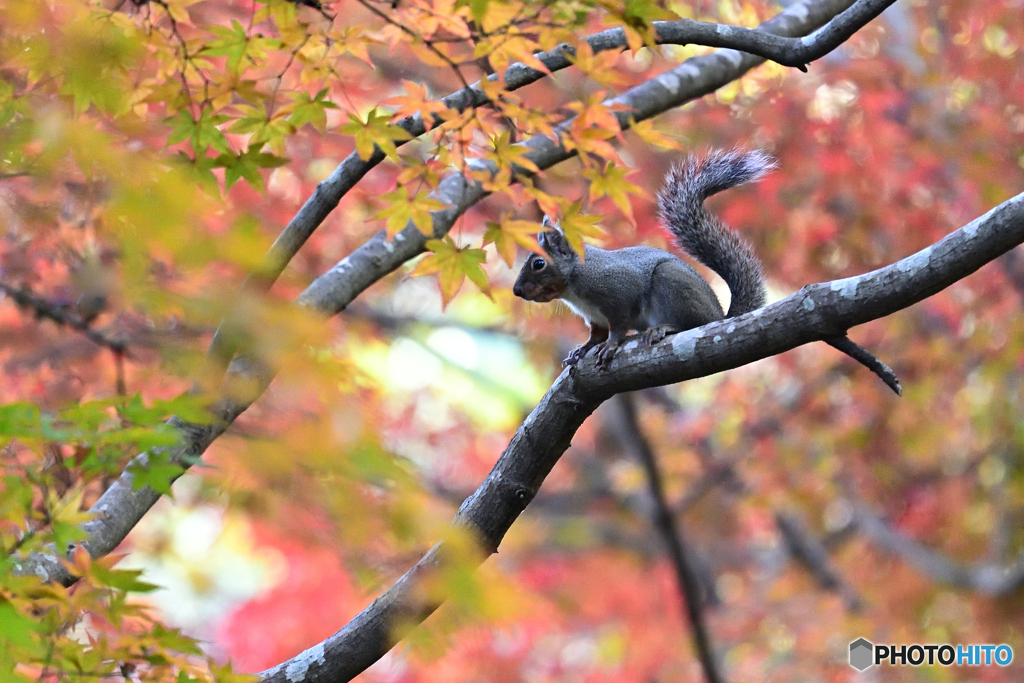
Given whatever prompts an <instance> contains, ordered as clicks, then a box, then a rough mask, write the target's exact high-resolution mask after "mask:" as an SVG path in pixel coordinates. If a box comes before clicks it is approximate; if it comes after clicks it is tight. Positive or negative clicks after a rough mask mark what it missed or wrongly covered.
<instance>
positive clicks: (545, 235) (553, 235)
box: [537, 226, 576, 256]
mask: <svg viewBox="0 0 1024 683" xmlns="http://www.w3.org/2000/svg"><path fill="white" fill-rule="evenodd" d="M537 242H538V243H539V244H540V246H541V248H543V249H544V251H546V252H547V253H548V254H549V255H551V256H570V255H572V254H575V253H576V252H575V251H573V248H572V246H570V244H569V242H568V241H566V239H565V235H564V234H562V231H561V230H559V229H558V227H557V226H556V227H555V228H554V229H553V230H547V231H545V232H542V233H540V234H539V235H537Z"/></svg>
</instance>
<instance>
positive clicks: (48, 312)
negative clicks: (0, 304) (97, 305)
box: [0, 282, 128, 355]
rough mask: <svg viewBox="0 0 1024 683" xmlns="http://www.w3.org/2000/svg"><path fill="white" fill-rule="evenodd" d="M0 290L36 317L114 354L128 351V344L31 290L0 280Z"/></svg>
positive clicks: (122, 353)
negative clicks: (70, 329) (82, 337)
mask: <svg viewBox="0 0 1024 683" xmlns="http://www.w3.org/2000/svg"><path fill="white" fill-rule="evenodd" d="M0 292H3V293H4V294H6V295H7V296H9V297H10V298H11V300H12V301H14V303H16V304H17V305H18V306H20V307H21V308H25V309H29V310H31V311H32V312H33V313H34V314H35V316H36V317H37V318H46V319H48V320H52V321H53V322H55V323H57V324H58V325H64V326H66V327H70V328H72V329H74V330H77V331H78V332H81V333H82V334H83V335H85V336H86V337H87V338H88V339H89V340H90V341H92V342H94V343H96V344H98V345H99V346H102V347H105V348H108V349H110V350H111V351H113V352H114V353H116V354H121V355H124V354H126V353H127V352H128V345H127V344H126V343H125V342H123V341H120V340H118V339H114V338H113V337H110V336H108V335H107V334H105V333H103V332H100V331H99V330H97V329H94V328H93V327H92V326H91V324H90V323H89V321H88V320H86V319H85V318H83V317H81V316H80V315H77V314H75V313H71V312H69V311H67V310H65V309H64V308H62V307H61V306H58V305H57V304H54V303H51V302H49V301H47V300H46V299H42V298H40V297H37V296H36V295H34V294H33V293H32V292H31V290H29V289H26V288H24V287H14V286H13V285H9V284H7V283H4V282H0Z"/></svg>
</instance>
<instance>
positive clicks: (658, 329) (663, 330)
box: [640, 325, 682, 346]
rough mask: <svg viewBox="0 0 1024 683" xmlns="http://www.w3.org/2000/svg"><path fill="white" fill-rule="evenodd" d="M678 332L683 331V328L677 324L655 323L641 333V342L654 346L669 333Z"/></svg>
mask: <svg viewBox="0 0 1024 683" xmlns="http://www.w3.org/2000/svg"><path fill="white" fill-rule="evenodd" d="M676 332H682V329H681V328H679V327H677V326H676V325H655V326H654V327H648V328H647V329H646V330H644V331H643V332H641V333H640V342H641V343H643V344H647V345H648V346H654V345H655V344H658V343H660V342H661V340H662V339H664V338H665V337H667V336H668V335H670V334H675V333H676Z"/></svg>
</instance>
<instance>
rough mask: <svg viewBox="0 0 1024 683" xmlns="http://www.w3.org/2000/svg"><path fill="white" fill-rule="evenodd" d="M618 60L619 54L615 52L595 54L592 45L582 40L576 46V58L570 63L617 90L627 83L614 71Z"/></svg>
mask: <svg viewBox="0 0 1024 683" xmlns="http://www.w3.org/2000/svg"><path fill="white" fill-rule="evenodd" d="M618 60H619V54H618V53H617V52H615V51H605V52H599V53H597V54H594V48H592V47H590V43H588V42H587V41H585V40H581V41H580V42H579V44H578V45H577V46H576V56H575V57H570V58H569V61H571V62H572V63H573V64H575V65H576V66H577V67H578V68H579V70H580V71H582V72H583V73H585V74H586V75H587V76H589V77H590V78H592V79H593V80H595V81H597V82H598V83H600V84H601V85H604V86H607V87H609V88H616V87H619V86H621V85H623V84H624V83H626V78H625V77H624V76H623V75H622V74H620V73H618V72H617V71H615V70H614V69H615V63H616V62H617V61H618Z"/></svg>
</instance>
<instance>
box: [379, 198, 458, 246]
mask: <svg viewBox="0 0 1024 683" xmlns="http://www.w3.org/2000/svg"><path fill="white" fill-rule="evenodd" d="M381 200H383V201H384V202H385V206H384V208H383V209H381V210H380V211H378V212H377V214H376V215H375V216H374V218H386V219H387V229H388V237H393V236H394V235H395V234H397V233H398V232H400V231H401V230H403V229H404V228H405V226H406V225H408V224H409V221H412V222H413V225H415V226H416V227H417V228H419V230H420V232H422V233H423V234H424V235H433V234H434V219H433V217H432V216H431V215H430V212H431V211H438V210H440V209H444V208H447V206H448V205H447V204H445V203H444V202H442V201H441V200H440V199H436V198H434V197H431V196H430V192H428V191H427V190H421V191H420V192H418V193H416V195H415V196H410V191H409V190H408V189H407V188H406V187H398V188H395V189H394V190H392V191H391V192H388V193H386V194H384V195H382V196H381Z"/></svg>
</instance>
